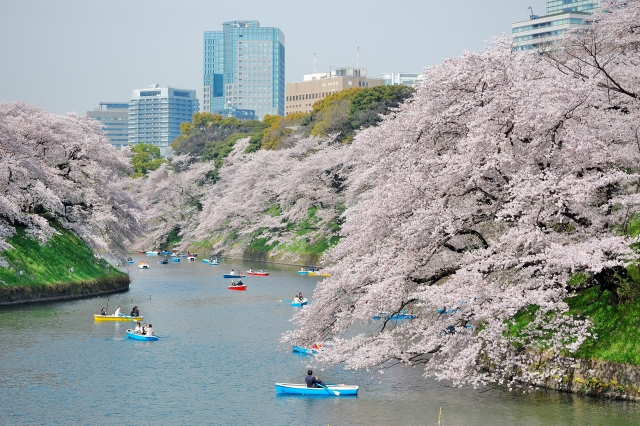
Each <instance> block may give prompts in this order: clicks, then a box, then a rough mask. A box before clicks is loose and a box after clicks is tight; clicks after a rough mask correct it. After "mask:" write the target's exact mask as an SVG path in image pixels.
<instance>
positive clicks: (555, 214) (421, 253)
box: [283, 0, 640, 385]
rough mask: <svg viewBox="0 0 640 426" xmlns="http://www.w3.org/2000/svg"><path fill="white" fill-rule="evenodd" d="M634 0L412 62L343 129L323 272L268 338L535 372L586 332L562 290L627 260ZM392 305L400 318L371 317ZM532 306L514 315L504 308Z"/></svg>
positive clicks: (633, 142) (593, 280)
mask: <svg viewBox="0 0 640 426" xmlns="http://www.w3.org/2000/svg"><path fill="white" fill-rule="evenodd" d="M639 5H640V1H638V0H630V1H626V2H617V3H615V2H612V3H610V4H607V6H606V9H605V10H606V13H601V14H598V15H596V16H595V17H594V22H593V24H592V25H591V26H590V27H589V28H588V29H586V30H583V31H581V32H579V33H577V34H575V35H573V36H571V38H570V39H569V40H568V41H567V43H566V44H565V45H563V46H564V47H563V48H560V50H559V51H556V52H555V53H550V54H548V55H540V54H538V53H516V52H514V51H513V50H512V47H511V44H510V41H509V40H507V39H496V40H494V41H493V46H492V47H491V48H488V49H487V50H485V51H484V52H481V53H472V52H465V53H464V54H463V55H462V56H461V57H459V58H456V59H448V60H446V61H444V62H443V63H442V64H440V65H438V66H435V67H432V68H429V69H427V70H426V71H425V80H424V82H423V83H422V84H421V85H420V87H419V88H418V90H417V93H416V95H415V96H414V97H413V98H412V99H411V100H410V101H408V102H406V103H405V104H404V105H402V106H401V107H400V110H399V111H398V112H397V113H396V114H394V115H393V116H390V117H387V118H385V119H384V121H383V122H382V123H381V124H380V125H379V126H378V127H374V128H369V129H366V130H363V131H361V132H360V133H359V134H358V135H357V136H356V138H355V141H354V143H353V153H352V156H351V158H352V162H351V164H350V167H351V168H352V170H351V172H350V175H349V178H348V180H347V182H346V184H347V194H346V197H347V202H348V206H349V207H348V209H347V211H346V222H345V224H344V227H343V236H344V238H343V239H342V240H341V242H340V243H339V244H338V245H337V246H336V247H335V248H334V249H333V250H332V251H331V252H330V253H329V254H328V256H327V257H328V259H329V260H330V261H331V262H332V263H333V264H334V266H333V267H331V268H330V270H331V272H332V273H333V275H332V276H331V277H330V278H327V279H326V280H324V281H323V282H322V283H320V284H319V285H318V287H317V288H316V290H315V291H314V294H313V304H311V305H310V306H307V307H305V308H304V309H303V310H302V311H301V312H300V313H299V314H297V315H296V317H295V318H294V320H295V323H296V324H297V326H298V327H297V328H296V329H295V330H293V331H291V332H288V333H286V334H285V335H284V337H283V340H284V341H288V342H292V343H293V342H295V343H297V344H311V343H313V342H316V341H323V342H325V346H323V348H324V351H323V352H321V353H320V354H318V356H317V360H318V362H321V363H327V364H336V363H345V365H346V367H347V368H380V367H384V366H386V365H388V363H390V362H398V361H399V362H402V363H407V364H425V374H426V375H434V376H435V377H436V378H438V379H447V380H451V381H452V382H453V384H455V385H464V384H473V385H479V384H483V383H487V382H499V383H505V382H506V383H513V382H520V381H524V382H528V383H535V382H536V381H537V380H541V379H543V378H544V376H545V374H551V373H552V371H551V372H550V371H549V370H544V371H542V370H540V371H538V370H537V369H536V368H535V367H536V366H537V365H539V364H536V363H535V362H534V358H537V359H538V360H540V359H543V360H547V361H550V362H551V364H553V362H558V360H559V357H560V356H561V355H563V356H564V355H568V354H571V353H572V352H573V351H575V350H576V349H577V348H578V347H579V346H580V344H581V343H582V342H584V340H585V339H586V338H588V337H589V336H590V333H589V327H588V326H589V323H588V321H587V320H585V319H580V318H573V317H572V316H570V315H568V314H567V310H568V306H567V304H566V303H565V299H566V298H567V297H568V296H570V295H571V294H572V291H573V290H574V288H573V287H572V286H571V284H570V278H571V277H572V276H574V275H575V274H578V273H579V274H581V276H583V277H584V280H583V281H582V284H583V285H585V286H586V285H599V286H601V287H602V288H603V289H609V290H612V291H615V282H616V280H617V279H618V278H619V276H620V274H621V273H624V270H625V269H624V268H625V266H626V265H628V264H629V263H631V262H637V254H636V253H635V251H633V250H632V249H630V246H631V245H632V244H633V243H634V242H636V239H635V238H631V237H630V236H628V235H627V224H628V222H629V219H630V218H632V217H634V216H635V215H637V214H638V213H639V201H640V196H639V195H638V192H639V189H640V188H639V186H638V185H639V182H640V176H639V174H638V164H639V160H640V144H639V143H638V126H639V123H640V114H639V109H638V106H639V105H638V93H640V85H639V83H640V81H639V78H638V76H640V67H639V66H638V65H639V64H640V55H639V52H638V40H637V37H638V31H639V27H638V26H639V22H640V19H639V17H640V15H639V14H638V11H639V7H640V6H639ZM405 310H407V311H409V312H412V313H414V314H416V315H417V318H416V319H414V320H411V321H403V322H393V321H390V320H388V319H387V320H384V317H383V320H381V321H380V322H375V321H373V320H372V317H373V316H375V315H379V313H380V312H388V313H391V314H393V313H398V312H402V311H405ZM523 312H529V313H530V314H531V316H532V319H531V321H530V322H529V323H528V324H527V325H525V326H524V328H523V329H522V330H519V331H518V332H514V330H513V329H512V327H511V325H512V323H513V318H514V316H515V315H516V314H518V313H523Z"/></svg>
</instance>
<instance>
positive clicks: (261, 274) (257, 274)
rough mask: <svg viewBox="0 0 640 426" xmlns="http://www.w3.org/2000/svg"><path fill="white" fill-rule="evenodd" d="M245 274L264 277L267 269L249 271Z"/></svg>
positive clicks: (266, 274)
mask: <svg viewBox="0 0 640 426" xmlns="http://www.w3.org/2000/svg"><path fill="white" fill-rule="evenodd" d="M247 275H253V276H254V277H266V276H268V275H269V273H268V272H267V271H249V272H247Z"/></svg>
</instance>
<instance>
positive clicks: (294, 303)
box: [291, 298, 308, 307]
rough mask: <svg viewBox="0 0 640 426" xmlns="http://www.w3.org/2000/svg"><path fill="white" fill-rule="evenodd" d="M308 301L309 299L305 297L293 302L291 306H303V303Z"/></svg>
mask: <svg viewBox="0 0 640 426" xmlns="http://www.w3.org/2000/svg"><path fill="white" fill-rule="evenodd" d="M307 303H308V301H307V299H306V298H304V299H302V301H301V302H291V306H296V307H301V306H303V305H306V304H307Z"/></svg>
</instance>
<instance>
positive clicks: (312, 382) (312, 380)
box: [304, 370, 323, 388]
mask: <svg viewBox="0 0 640 426" xmlns="http://www.w3.org/2000/svg"><path fill="white" fill-rule="evenodd" d="M304 381H305V382H307V387H308V388H319V387H321V386H318V385H321V384H323V383H322V380H320V379H318V378H317V377H316V376H314V375H313V371H311V370H309V371H307V377H305V378H304Z"/></svg>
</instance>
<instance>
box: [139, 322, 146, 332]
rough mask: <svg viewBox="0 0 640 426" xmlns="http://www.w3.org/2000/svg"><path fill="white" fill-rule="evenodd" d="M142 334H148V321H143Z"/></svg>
mask: <svg viewBox="0 0 640 426" xmlns="http://www.w3.org/2000/svg"><path fill="white" fill-rule="evenodd" d="M140 334H147V323H146V322H143V323H142V333H140Z"/></svg>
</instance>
